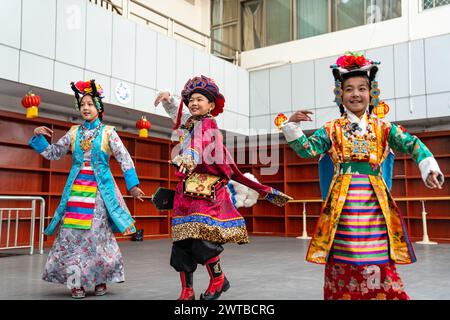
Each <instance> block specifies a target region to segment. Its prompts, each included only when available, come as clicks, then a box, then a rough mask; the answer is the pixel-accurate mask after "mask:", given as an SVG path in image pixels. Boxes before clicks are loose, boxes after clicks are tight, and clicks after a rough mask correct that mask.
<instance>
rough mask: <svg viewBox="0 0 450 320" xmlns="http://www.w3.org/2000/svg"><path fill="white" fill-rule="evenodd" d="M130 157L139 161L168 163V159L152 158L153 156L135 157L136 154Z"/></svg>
mask: <svg viewBox="0 0 450 320" xmlns="http://www.w3.org/2000/svg"><path fill="white" fill-rule="evenodd" d="M131 158H133V159H135V160H139V161H146V162H157V163H163V164H169V163H168V162H169V159H167V160H164V159H153V158H146V157H137V156H132V157H131Z"/></svg>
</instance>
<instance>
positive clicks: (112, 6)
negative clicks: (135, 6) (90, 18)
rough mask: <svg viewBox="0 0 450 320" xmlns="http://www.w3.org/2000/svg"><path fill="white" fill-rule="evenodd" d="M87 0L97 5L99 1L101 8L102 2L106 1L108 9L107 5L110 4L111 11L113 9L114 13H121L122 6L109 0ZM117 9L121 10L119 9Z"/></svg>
mask: <svg viewBox="0 0 450 320" xmlns="http://www.w3.org/2000/svg"><path fill="white" fill-rule="evenodd" d="M89 2H91V3H92V4H97V5H98V2H100V7H102V8H103V4H104V3H106V9H107V10H108V9H109V8H108V6H111V8H112V11H115V12H116V13H118V14H120V15H122V11H123V8H121V7H119V6H118V5H116V4H114V3H113V2H112V1H111V0H89ZM119 9H120V10H122V11H120V10H119Z"/></svg>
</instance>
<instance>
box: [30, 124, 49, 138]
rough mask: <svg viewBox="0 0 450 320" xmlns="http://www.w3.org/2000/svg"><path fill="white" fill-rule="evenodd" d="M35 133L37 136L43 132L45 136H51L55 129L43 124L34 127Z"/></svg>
mask: <svg viewBox="0 0 450 320" xmlns="http://www.w3.org/2000/svg"><path fill="white" fill-rule="evenodd" d="M33 134H34V135H35V136H38V135H40V134H42V135H44V136H47V137H49V138H51V137H52V134H53V130H51V129H50V128H47V127H45V126H42V127H37V128H36V129H34V132H33Z"/></svg>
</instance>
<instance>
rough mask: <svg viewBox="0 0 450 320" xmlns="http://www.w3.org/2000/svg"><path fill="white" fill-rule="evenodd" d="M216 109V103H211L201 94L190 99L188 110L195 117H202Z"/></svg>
mask: <svg viewBox="0 0 450 320" xmlns="http://www.w3.org/2000/svg"><path fill="white" fill-rule="evenodd" d="M214 107H215V104H214V102H209V101H208V99H207V98H206V97H205V96H204V95H202V94H200V93H194V94H192V96H191V98H190V99H189V105H188V108H189V111H190V112H191V114H192V115H193V116H202V115H204V114H206V113H208V111H210V110H212V109H214Z"/></svg>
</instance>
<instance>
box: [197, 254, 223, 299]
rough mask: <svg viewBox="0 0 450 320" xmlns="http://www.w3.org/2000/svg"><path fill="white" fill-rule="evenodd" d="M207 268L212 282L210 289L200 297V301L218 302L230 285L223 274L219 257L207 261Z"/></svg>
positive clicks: (210, 282)
mask: <svg viewBox="0 0 450 320" xmlns="http://www.w3.org/2000/svg"><path fill="white" fill-rule="evenodd" d="M205 266H206V269H207V270H208V273H209V277H210V280H209V286H208V289H206V291H205V293H202V294H201V295H200V300H217V299H219V297H220V295H221V294H222V292H225V291H227V290H228V289H229V288H230V283H229V282H228V280H227V278H226V277H225V275H224V274H223V272H222V269H221V267H220V259H219V256H215V257H214V258H211V259H209V260H208V261H206V263H205Z"/></svg>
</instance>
